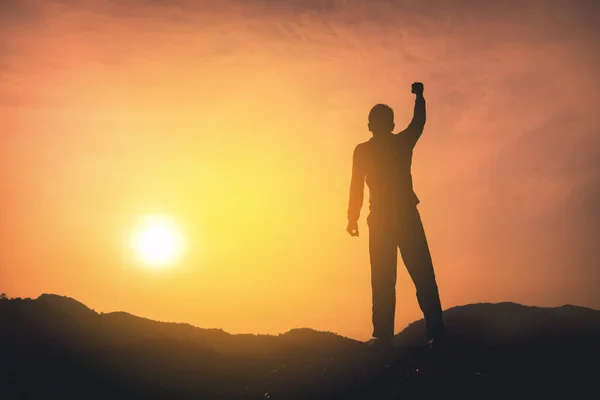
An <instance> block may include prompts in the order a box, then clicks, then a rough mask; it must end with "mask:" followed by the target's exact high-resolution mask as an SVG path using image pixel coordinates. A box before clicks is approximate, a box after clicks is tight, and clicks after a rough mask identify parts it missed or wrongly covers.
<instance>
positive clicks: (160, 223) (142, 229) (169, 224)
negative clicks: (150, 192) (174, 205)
mask: <svg viewBox="0 0 600 400" xmlns="http://www.w3.org/2000/svg"><path fill="white" fill-rule="evenodd" d="M132 247H133V251H134V253H135V255H136V257H137V258H138V259H139V260H140V261H141V262H143V263H144V264H146V265H147V266H150V267H164V266H168V265H172V264H173V263H174V262H176V261H177V259H178V258H179V257H180V256H181V253H182V252H183V247H184V240H183V236H182V234H181V230H180V229H179V227H178V226H177V224H176V223H175V222H174V221H173V219H172V218H170V217H168V216H159V215H152V216H145V217H143V218H142V221H141V223H140V226H139V227H138V228H137V229H136V230H135V231H134V233H133V236H132Z"/></svg>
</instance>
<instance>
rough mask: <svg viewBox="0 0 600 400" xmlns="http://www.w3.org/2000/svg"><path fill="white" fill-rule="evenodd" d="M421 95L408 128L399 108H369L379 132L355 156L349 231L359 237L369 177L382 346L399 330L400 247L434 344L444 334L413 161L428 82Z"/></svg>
mask: <svg viewBox="0 0 600 400" xmlns="http://www.w3.org/2000/svg"><path fill="white" fill-rule="evenodd" d="M412 93H414V94H415V95H416V99H415V108H414V115H413V119H412V121H411V122H410V124H409V125H408V128H406V129H405V130H403V131H402V132H400V133H397V134H394V133H392V130H393V129H394V127H395V124H394V111H393V110H392V109H391V108H390V107H389V106H387V105H385V104H377V105H375V106H374V107H373V108H372V109H371V112H370V113H369V124H368V127H369V131H371V132H372V133H373V137H372V138H371V139H370V140H369V141H367V142H364V143H361V144H359V145H358V146H356V149H355V150H354V156H353V165H352V181H351V184H350V204H349V207H348V227H347V231H348V233H350V235H351V236H358V223H357V221H358V218H359V216H360V209H361V207H362V204H363V193H364V183H365V180H366V182H367V185H368V186H369V192H370V213H369V216H368V217H367V224H368V226H369V254H370V260H371V287H372V293H373V339H372V340H371V341H370V343H371V344H373V345H375V346H376V347H383V348H390V347H391V340H392V337H393V335H394V314H395V308H396V268H397V258H398V250H397V248H400V253H401V255H402V260H403V261H404V264H405V266H406V269H407V270H408V272H409V274H410V277H411V278H412V280H413V282H414V284H415V287H416V289H417V299H418V302H419V306H420V307H421V310H422V311H423V314H424V316H425V321H426V325H427V334H428V336H429V339H430V344H431V345H433V344H434V343H437V342H439V340H436V339H439V338H441V334H442V333H443V326H444V324H443V320H442V308H441V304H440V298H439V294H438V288H437V284H436V281H435V275H434V272H433V263H432V261H431V255H430V253H429V247H428V245H427V239H426V237H425V231H424V230H423V225H422V223H421V217H420V215H419V211H418V210H417V204H419V199H418V198H417V196H416V194H415V192H414V191H413V183H412V175H411V171H410V169H411V161H412V154H413V148H414V146H415V144H416V143H417V140H418V139H419V137H420V136H421V133H422V132H423V128H424V126H425V98H424V97H423V84H422V83H420V82H415V83H413V84H412Z"/></svg>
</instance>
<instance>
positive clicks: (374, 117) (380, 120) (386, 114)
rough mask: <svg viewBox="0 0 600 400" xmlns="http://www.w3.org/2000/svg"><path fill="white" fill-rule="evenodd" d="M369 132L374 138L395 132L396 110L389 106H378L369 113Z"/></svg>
mask: <svg viewBox="0 0 600 400" xmlns="http://www.w3.org/2000/svg"><path fill="white" fill-rule="evenodd" d="M368 126H369V130H370V131H371V132H372V133H373V136H377V135H381V134H383V135H385V134H388V133H391V132H392V131H393V130H394V127H395V124H394V110H392V108H391V107H390V106H388V105H387V104H376V105H375V106H374V107H373V108H371V112H369V125H368Z"/></svg>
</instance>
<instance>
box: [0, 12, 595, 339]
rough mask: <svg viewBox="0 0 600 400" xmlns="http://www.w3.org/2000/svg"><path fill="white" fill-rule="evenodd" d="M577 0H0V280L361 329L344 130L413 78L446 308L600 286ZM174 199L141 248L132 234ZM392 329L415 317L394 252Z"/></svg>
mask: <svg viewBox="0 0 600 400" xmlns="http://www.w3.org/2000/svg"><path fill="white" fill-rule="evenodd" d="M598 4H600V3H599V2H597V1H594V0H590V1H577V0H564V1H555V0H521V1H517V0H509V1H476V0H473V1H466V0H452V1H445V0H427V1H400V0H398V1H394V0H386V1H383V0H368V1H367V0H362V1H359V0H347V1H343V0H337V1H335V0H320V1H318V0H305V1H301V0H297V1H294V0H281V1H275V0H262V1H261V0H237V1H192V0H128V1H117V0H81V1H76V0H60V1H59V0H50V1H42V0H22V1H19V0H14V1H10V0H0V292H6V294H7V295H8V296H10V297H37V296H39V295H40V294H42V293H57V294H61V295H67V296H70V297H73V298H76V299H77V300H79V301H81V302H83V303H84V304H86V305H88V306H89V307H91V308H94V309H95V310H96V311H98V312H100V311H104V312H110V311H127V312H130V313H132V314H135V315H139V316H144V317H148V318H151V319H156V320H161V321H176V322H189V323H191V324H193V325H196V326H199V327H204V328H212V327H217V328H222V329H224V330H226V331H228V332H231V333H242V332H250V333H280V332H284V331H287V330H289V329H291V328H299V327H310V328H314V329H318V330H327V331H333V332H337V333H339V334H342V335H345V336H350V337H353V338H356V339H360V340H364V339H367V338H368V337H369V336H370V334H371V330H372V326H371V287H370V269H369V268H370V267H369V257H368V247H367V246H368V232H367V229H366V228H367V227H366V223H365V219H364V218H365V217H366V215H367V213H368V210H367V208H368V200H367V199H366V200H367V201H366V202H365V207H364V208H363V213H362V217H361V219H360V221H359V224H360V227H361V230H362V231H361V236H360V237H359V238H352V237H350V236H349V235H348V233H347V232H346V231H345V228H346V210H347V204H348V189H349V183H350V168H351V159H352V151H353V149H354V146H355V145H356V144H357V143H359V142H362V141H365V140H368V139H369V138H370V132H369V131H368V129H367V115H368V112H369V109H370V107H371V106H373V105H374V104H375V103H379V102H383V103H387V104H389V105H390V106H392V107H393V108H394V110H395V113H396V126H397V128H398V129H404V127H405V126H406V125H407V124H408V122H409V121H410V118H411V116H412V107H413V102H414V97H413V95H411V93H410V85H411V83H412V82H414V81H422V82H424V84H425V98H426V99H427V107H428V111H427V112H428V122H427V125H426V127H425V131H424V133H423V136H422V138H421V140H420V142H419V143H418V144H417V147H416V148H415V152H414V158H413V177H414V182H415V191H416V193H417V195H418V196H419V198H420V199H421V204H420V206H419V210H420V212H421V215H422V218H423V222H424V225H425V230H426V232H427V235H428V239H429V243H430V246H431V252H432V256H433V261H434V265H435V269H436V275H437V278H438V285H439V288H440V294H441V299H442V305H443V307H444V308H449V307H452V306H456V305H462V304H467V303H474V302H500V301H513V302H518V303H522V304H526V305H538V306H558V305H563V304H566V303H569V304H576V305H581V306H588V307H593V308H598V309H600V290H598V285H599V283H600V255H599V254H598V251H597V248H598V246H599V245H598V242H599V237H600V206H599V205H600V74H599V71H600V51H598V49H599V48H600V26H599V24H598V15H599V13H600V6H599V5H598ZM154 214H161V215H166V216H169V218H171V219H172V220H173V221H176V223H177V224H178V225H179V227H180V229H181V235H182V236H183V237H184V238H185V241H186V249H185V251H184V252H183V253H182V255H181V257H180V258H179V259H178V261H177V262H176V263H174V264H173V265H172V266H170V267H165V268H159V269H156V268H149V267H148V266H147V265H145V264H144V263H143V262H141V261H140V260H139V259H137V258H135V257H134V255H133V254H132V250H131V245H130V243H131V235H132V232H133V231H134V230H135V229H136V226H137V225H138V224H139V221H140V219H141V218H144V216H146V215H154ZM398 271H399V274H398V284H397V312H396V315H397V321H396V330H397V331H399V330H401V329H402V328H403V327H404V326H406V324H408V323H409V322H412V321H413V320H415V319H417V318H421V314H420V310H419V308H418V305H417V302H416V298H415V291H414V287H413V285H412V282H411V281H410V279H409V276H408V273H407V272H406V270H405V269H404V266H403V265H402V263H401V261H400V263H399V267H398Z"/></svg>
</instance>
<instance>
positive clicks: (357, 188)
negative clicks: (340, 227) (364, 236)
mask: <svg viewBox="0 0 600 400" xmlns="http://www.w3.org/2000/svg"><path fill="white" fill-rule="evenodd" d="M365 176H366V171H365V167H364V155H363V153H362V151H361V146H360V145H358V146H356V148H355V149H354V154H353V156H352V179H351V181H350V201H349V204H348V227H347V228H346V230H347V231H348V233H349V234H350V235H351V236H358V218H359V217H360V209H361V208H362V205H363V198H364V191H365Z"/></svg>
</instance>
